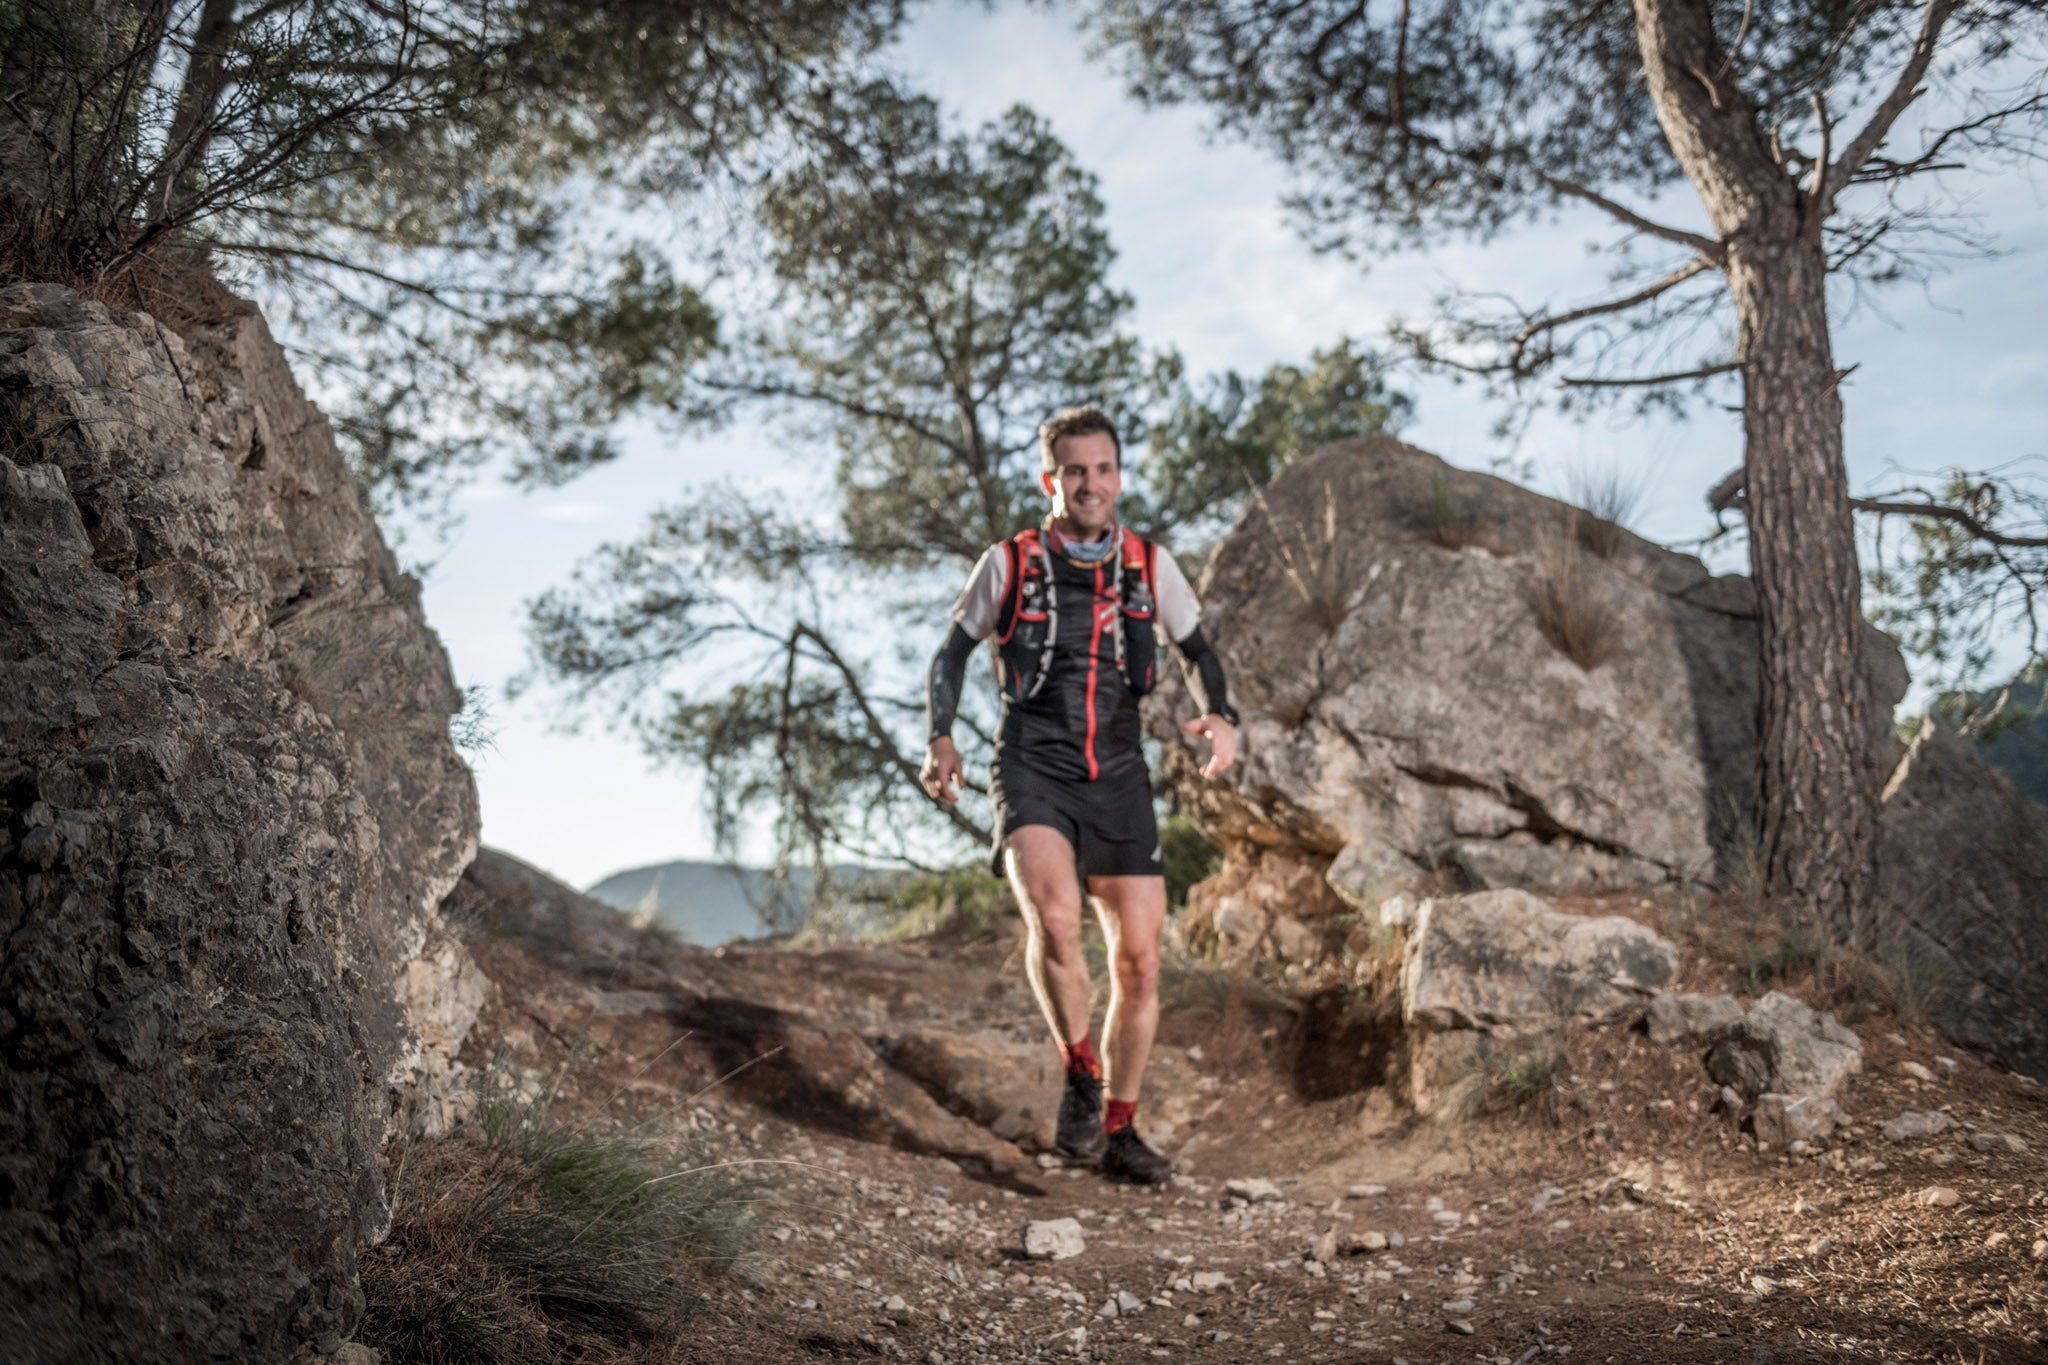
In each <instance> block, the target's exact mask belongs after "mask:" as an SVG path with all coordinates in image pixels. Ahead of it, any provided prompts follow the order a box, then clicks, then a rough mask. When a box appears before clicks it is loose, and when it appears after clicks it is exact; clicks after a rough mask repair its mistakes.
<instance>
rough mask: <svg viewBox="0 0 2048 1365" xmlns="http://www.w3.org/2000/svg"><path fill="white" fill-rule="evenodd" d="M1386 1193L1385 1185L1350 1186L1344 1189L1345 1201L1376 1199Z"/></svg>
mask: <svg viewBox="0 0 2048 1365" xmlns="http://www.w3.org/2000/svg"><path fill="white" fill-rule="evenodd" d="M1386 1192H1387V1187H1386V1186H1385V1185H1352V1186H1349V1187H1347V1188H1346V1189H1345V1191H1344V1197H1345V1198H1346V1199H1376V1198H1378V1197H1379V1196H1380V1195H1383V1194H1385V1193H1386Z"/></svg>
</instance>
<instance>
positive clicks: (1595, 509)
mask: <svg viewBox="0 0 2048 1365" xmlns="http://www.w3.org/2000/svg"><path fill="white" fill-rule="evenodd" d="M1567 486H1568V487H1569V489H1570V497H1571V501H1572V502H1574V503H1576V504H1578V505H1577V506H1576V507H1575V508H1573V509H1572V533H1573V536H1574V537H1575V538H1576V539H1577V540H1578V542H1579V544H1580V545H1582V546H1584V547H1585V548H1586V549H1587V550H1590V551H1591V552H1592V553H1594V554H1596V555H1598V556H1599V557H1600V558H1602V559H1612V558H1614V552H1615V551H1616V550H1619V549H1620V548H1621V542H1622V538H1623V537H1624V536H1625V535H1627V533H1628V525H1629V523H1630V522H1631V521H1633V520H1635V516H1636V513H1637V512H1639V511H1641V510H1642V506H1643V499H1644V498H1645V497H1646V496H1648V493H1649V485H1648V484H1646V483H1645V482H1644V481H1643V480H1642V479H1641V478H1629V477H1627V476H1625V475H1623V473H1622V472H1621V471H1620V470H1619V469H1617V468H1614V467H1612V466H1610V467H1608V468H1607V469H1604V470H1601V471H1598V472H1595V471H1592V470H1588V469H1577V470H1573V471H1572V474H1571V476H1570V478H1569V480H1568V481H1567Z"/></svg>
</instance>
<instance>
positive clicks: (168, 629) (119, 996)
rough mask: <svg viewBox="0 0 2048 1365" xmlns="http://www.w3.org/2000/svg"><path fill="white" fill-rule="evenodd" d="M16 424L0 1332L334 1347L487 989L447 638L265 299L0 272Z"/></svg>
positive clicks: (0, 397)
mask: <svg viewBox="0 0 2048 1365" xmlns="http://www.w3.org/2000/svg"><path fill="white" fill-rule="evenodd" d="M0 437H4V441H0V940H4V942H5V944H6V949H5V957H4V960H0V1170H4V1175H0V1190H4V1192H5V1195H4V1200H0V1205H4V1207H0V1340H5V1341H7V1342H8V1343H9V1348H8V1349H9V1352H10V1358H12V1359H31V1360H36V1359H46V1360H102V1359H105V1360H113V1359H134V1360H143V1359H151V1360H155V1359H200V1358H208V1359H238V1360H259V1359H264V1360H271V1359H285V1358H289V1357H291V1356H293V1355H294V1354H295V1353H302V1352H320V1351H333V1350H335V1349H337V1348H338V1347H339V1346H340V1345H341V1343H342V1342H343V1340H344V1339H345V1338H346V1336H347V1335H348V1334H349V1332H350V1331H351V1330H352V1329H353V1327H354V1324H355V1322H356V1320H357V1318H358V1316H359V1315H360V1312H361V1295H360V1292H359V1291H358V1290H357V1288H356V1281H355V1257H356V1253H357V1250H358V1248H359V1247H360V1246H361V1245H363V1244H364V1243H365V1242H367V1241H370V1240H373V1239H374V1238H376V1237H377V1236H379V1235H380V1234H381V1230H382V1228H383V1227H384V1225H385V1223H386V1220H387V1216H388V1215H387V1208H386V1203H385V1195H384V1187H383V1181H382V1177H381V1175H380V1170H379V1155H380V1148H381V1147H382V1145H383V1141H384V1138H385V1135H386V1132H387V1128H388V1125H389V1123H390V1122H391V1120H392V1118H393V1116H394V1115H395V1113H396V1112H397V1110H398V1108H399V1106H400V1104H401V1103H402V1100H403V1094H404V1092H405V1090H406V1089H407V1087H408V1085H409V1084H410V1083H411V1082H412V1081H413V1080H415V1079H416V1078H418V1077H420V1076H423V1075H426V1074H429V1073H431V1072H433V1071H434V1070H435V1068H436V1066H438V1065H441V1063H439V1062H436V1060H435V1059H434V1057H433V1056H432V1055H431V1054H432V1053H434V1052H435V1051H436V1050H438V1051H439V1052H440V1053H441V1054H442V1057H443V1060H444V1061H445V1059H446V1057H447V1056H449V1055H451V1054H452V1046H453V1045H452V1044H451V1041H450V1039H449V1037H448V1035H449V1034H450V1033H451V1032H452V1031H456V1030H459V1029H460V1028H461V1027H462V1024H463V1018H464V1015H465V1013H468V1014H470V1015H471V1016H472V1017H473V1012H474V1011H473V1006H474V1004H475V1002H474V1000H471V999H467V998H465V996H464V992H463V991H462V990H461V989H448V988H446V987H448V986H449V984H450V983H449V982H447V981H443V980H440V979H439V978H442V977H445V976H447V975H448V974H450V973H454V974H456V975H460V973H461V964H462V962H463V961H464V960H465V958H466V954H464V952H463V950H462V949H461V948H460V947H459V945H454V944H452V943H449V942H448V941H446V939H445V936H443V935H442V934H441V933H440V931H439V929H438V927H437V916H436V914H435V907H436V905H437V904H438V903H439V902H440V900H441V898H442V897H443V895H444V894H445V893H446V892H447V891H448V890H449V889H450V888H451V887H452V886H453V885H454V884H455V882H456V880H457V878H458V876H459V875H460V873H461V871H462V869H463V867H464V865H465V864H466V863H468V861H469V860H470V858H471V856H472V855H473V853H474V852H475V846H476V834H477V811H476V798H475V792H474V787H473V784H472V782H471V780H470V776H469V773H468V770H467V768H466V767H465V766H464V765H463V764H462V762H461V760H460V758H459V757H458V755H457V754H456V752H455V750H454V748H453V746H452V745H451V744H450V742H449V738H448V718H449V715H450V714H451V713H452V712H454V711H455V710H456V709H457V708H458V706H459V704H460V696H459V694H458V692H457V689H456V688H455V686H454V685H453V682H452V680H451V676H450V673H449V668H448V663H447V659H446V657H445V656H444V654H443V652H442V650H441V647H440V645H439V643H438V641H437V640H436V639H435V637H434V635H433V633H432V632H431V631H430V630H429V629H428V628H427V627H426V625H425V622H424V620H423V619H422V617H421V613H420V609H419V603H418V591H417V585H416V584H415V583H414V582H413V581H412V580H411V579H409V578H408V577H407V576H405V575H404V574H402V573H401V572H400V571H399V569H398V566H397V564H396V563H395V561H394V560H393V558H392V556H391V554H390V553H389V551H388V550H387V549H386V548H385V546H384V544H383V543H382V541H381V540H380V538H379V536H378V534H377V530H376V527H375V525H374V524H373V522H372V521H371V519H370V518H369V516H368V515H367V513H366V512H365V511H364V509H363V506H362V504H361V500H360V499H359V497H358V495H357V492H356V489H355V485H354V481H353V479H352V477H351V475H350V473H349V471H348V469H347V467H346V465H345V463H344V462H343V460H342V459H341V457H340V456H339V454H338V453H337V451H336V449H335V446H334V443H333V440H332V436H331V434H330V432H329V431H328V428H327V424H326V421H325V419H324V418H323V417H321V415H320V413H319V412H318V411H317V409H315V408H314V407H313V406H312V405H311V404H310V403H308V402H307V401H306V399H305V398H304V396H303V395H302V394H301V393H300V391H299V389H298V387H297V386H296V384H295V383H294V382H293V381H292V378H291V375H290V373H289V371H288V369H287V367H286V364H285V361H284V357H283V354H282V352H281V351H280V350H279V348H278V347H277V345H276V344H275V343H274V342H273V341H272V340H271V338H270V336H269V334H268V332H267V330H266V329H265V327H264V324H263V321H262V319H261V318H260V317H259V316H257V315H255V313H254V312H253V310H252V311H249V312H247V313H244V314H243V315H241V316H235V317H230V318H227V319H225V320H224V321H221V322H218V323H215V324H212V325H209V326H207V327H205V328H203V329H201V331H200V332H199V333H197V334H195V335H194V336H192V337H191V338H189V340H188V339H181V338H180V337H179V336H177V335H174V334H172V333H171V332H170V331H168V330H167V329H165V328H163V327H161V326H159V325H157V324H156V323H155V322H153V321H152V320H150V319H149V318H147V317H145V316H142V315H120V314H115V313H112V312H110V311H109V310H107V309H106V308H104V307H101V306H99V305H97V304H91V303H85V302H81V301H80V300H79V298H78V297H77V296H76V295H75V294H73V293H71V292H69V291H67V290H64V289H60V288H56V287H53V286H44V285H19V286H14V287H10V288H8V289H5V290H0ZM422 962H424V963H425V964H426V965H425V966H424V967H423V968H422V967H418V966H415V964H417V963H422ZM402 994H403V995H404V996H405V997H406V998H408V999H410V1000H412V1001H414V1002H416V1003H419V1004H420V1006H421V1007H422V1009H423V1010H425V1011H426V1012H427V1013H428V1014H431V1015H432V1020H431V1021H430V1022H431V1027H430V1028H428V1029H427V1030H425V1031H422V1030H420V1029H417V1028H415V1027H414V1026H413V1025H412V1024H411V1023H410V1022H409V1021H408V1019H407V1017H406V1010H405V1005H404V1004H403V1003H402V1002H401V995H402ZM14 1352H24V1353H25V1354H13V1353H14Z"/></svg>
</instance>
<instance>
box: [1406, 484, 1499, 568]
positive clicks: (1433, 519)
mask: <svg viewBox="0 0 2048 1365" xmlns="http://www.w3.org/2000/svg"><path fill="white" fill-rule="evenodd" d="M1414 515H1415V521H1416V529H1417V530H1419V531H1420V532H1421V533H1422V534H1423V535H1424V536H1426V537H1427V538H1428V539H1430V540H1433V541H1435V542H1436V543H1437V544H1439V545H1441V546H1443V547H1444V548H1445V549H1447V550H1462V549H1464V548H1466V547H1467V546H1470V545H1490V544H1491V541H1492V538H1491V536H1490V535H1489V533H1488V531H1487V528H1486V525H1485V520H1484V518H1483V517H1482V516H1481V515H1480V511H1479V503H1478V500H1477V499H1476V498H1474V497H1473V496H1472V494H1471V493H1470V492H1469V491H1467V490H1466V489H1465V488H1463V487H1461V486H1460V484H1459V482H1458V480H1457V478H1456V477H1455V476H1454V475H1452V474H1451V473H1450V472H1448V471H1446V470H1441V469H1440V470H1438V471H1437V472H1436V473H1435V474H1434V475H1432V476H1431V478H1430V481H1429V493H1428V494H1427V495H1426V496H1425V497H1424V498H1423V499H1422V501H1421V503H1420V504H1419V505H1418V506H1417V507H1416V508H1415V509H1414Z"/></svg>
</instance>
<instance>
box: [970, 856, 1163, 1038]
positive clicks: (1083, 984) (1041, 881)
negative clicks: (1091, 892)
mask: <svg viewBox="0 0 2048 1365" xmlns="http://www.w3.org/2000/svg"><path fill="white" fill-rule="evenodd" d="M1003 865H1004V867H1005V868H1006V869H1007V870H1008V871H1009V874H1010V886H1011V888H1012V889H1013V890H1014V891H1016V893H1017V907H1018V909H1020V910H1022V911H1023V912H1024V926H1025V929H1026V932H1027V938H1026V940H1025V944H1024V971H1025V975H1027V976H1028V977H1030V979H1031V991H1032V993H1033V994H1034V995H1036V996H1037V997H1038V1005H1039V1008H1040V1009H1042V1010H1044V1011H1045V1022H1046V1023H1047V1024H1049V1025H1051V1027H1052V1033H1053V1039H1054V1041H1056V1042H1058V1043H1059V1044H1060V1046H1061V1047H1062V1048H1064V1047H1066V1046H1067V1045H1068V1044H1070V1043H1077V1042H1079V1041H1080V1040H1081V1039H1083V1038H1085V1037H1087V1036H1088V1013H1089V1005H1090V1000H1089V995H1090V991H1089V981H1088V961H1087V959H1086V958H1084V957H1083V956H1082V955H1081V881H1080V878H1079V877H1078V876H1077V875H1076V874H1075V871H1074V846H1073V845H1072V844H1070V843H1068V842H1067V837H1066V835H1064V834H1061V833H1060V832H1059V831H1058V830H1056V829H1053V828H1051V827H1049V826H1046V825H1026V826H1024V827H1023V828H1022V829H1018V830H1013V831H1011V833H1010V837H1009V839H1008V840H1007V841H1006V842H1005V845H1004V850H1003ZM1155 880H1156V879H1155ZM1161 886H1162V888H1163V887H1164V883H1163V882H1161ZM1160 895H1161V902H1162V910H1163V908H1164V897H1165V892H1164V891H1163V890H1162V891H1161V893H1160ZM1156 1012H1157V1011H1156V1010H1155V1014H1156ZM1147 1037H1148V1039H1149V1037H1150V1035H1149V1033H1148V1034H1147ZM1141 1066H1142V1064H1141Z"/></svg>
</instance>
